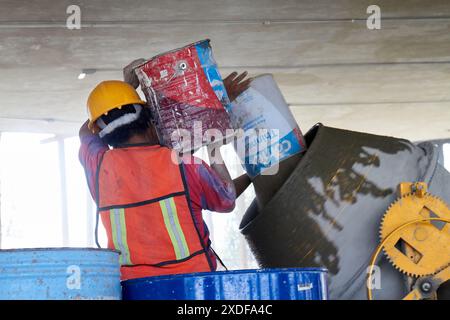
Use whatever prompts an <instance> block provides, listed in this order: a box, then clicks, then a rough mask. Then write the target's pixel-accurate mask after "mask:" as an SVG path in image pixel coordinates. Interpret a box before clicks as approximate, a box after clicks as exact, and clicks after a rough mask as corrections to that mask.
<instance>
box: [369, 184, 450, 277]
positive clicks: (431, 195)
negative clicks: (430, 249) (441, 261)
mask: <svg viewBox="0 0 450 320" xmlns="http://www.w3.org/2000/svg"><path fill="white" fill-rule="evenodd" d="M411 196H414V193H412V192H410V193H407V194H404V195H403V196H401V197H398V198H397V199H396V200H395V201H393V202H392V203H391V204H390V205H389V206H388V208H387V209H386V211H385V212H384V214H383V216H382V217H381V221H380V227H379V230H378V233H379V239H380V242H381V241H383V240H384V239H383V234H382V233H383V226H384V223H385V220H386V217H387V215H388V213H389V211H390V210H391V208H392V207H394V206H396V205H397V203H399V202H400V201H401V200H403V199H405V198H408V197H411ZM423 197H428V198H434V199H436V200H438V201H441V202H443V203H445V204H446V202H445V201H443V200H442V199H441V198H440V197H438V196H435V195H433V194H430V193H428V192H425V194H424V196H423ZM446 206H447V205H446ZM382 251H383V255H384V256H385V257H386V259H387V260H388V261H389V262H390V263H391V265H392V266H393V267H394V268H395V269H396V270H397V271H399V272H401V273H403V274H405V275H407V276H409V277H413V278H419V277H425V276H431V275H434V274H437V273H438V272H440V271H442V270H443V269H445V268H447V267H450V262H449V264H448V265H446V266H444V267H442V268H440V269H439V270H437V271H436V272H434V273H433V272H431V273H425V274H417V273H413V272H409V271H407V270H404V269H403V268H400V267H399V266H398V265H397V264H396V263H395V261H394V260H393V259H392V258H391V257H390V256H389V255H388V253H387V252H386V250H385V247H383V250H382Z"/></svg>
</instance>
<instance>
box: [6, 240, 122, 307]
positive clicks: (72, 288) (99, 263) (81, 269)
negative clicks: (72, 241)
mask: <svg viewBox="0 0 450 320" xmlns="http://www.w3.org/2000/svg"><path fill="white" fill-rule="evenodd" d="M72 299H77V300H78V299H80V300H83V299H114V300H119V299H121V287H120V265H119V253H118V252H116V251H112V250H104V249H94V248H42V249H17V250H0V300H72Z"/></svg>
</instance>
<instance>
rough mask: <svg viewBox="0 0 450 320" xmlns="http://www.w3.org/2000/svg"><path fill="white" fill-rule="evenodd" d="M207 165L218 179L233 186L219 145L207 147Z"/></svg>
mask: <svg viewBox="0 0 450 320" xmlns="http://www.w3.org/2000/svg"><path fill="white" fill-rule="evenodd" d="M207 150H208V157H209V165H210V166H211V168H212V169H213V170H214V171H215V172H216V173H217V174H218V175H219V177H220V178H221V179H222V180H223V181H225V182H226V183H229V184H232V185H233V188H234V184H233V180H232V179H231V176H230V173H229V172H228V169H227V166H226V165H225V162H224V161H223V158H222V154H221V153H220V145H218V144H210V145H208V146H207Z"/></svg>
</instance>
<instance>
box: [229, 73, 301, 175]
mask: <svg viewBox="0 0 450 320" xmlns="http://www.w3.org/2000/svg"><path fill="white" fill-rule="evenodd" d="M230 117H231V121H232V124H233V126H234V127H235V128H242V129H244V135H243V136H242V137H241V138H239V139H238V140H237V144H235V149H236V152H237V154H238V156H239V158H240V160H241V163H242V164H243V167H244V170H245V171H246V172H247V174H248V175H249V176H250V177H252V178H254V177H255V176H257V175H259V174H261V173H262V174H264V172H265V171H266V170H267V169H268V168H270V167H273V166H275V165H278V164H279V163H280V162H281V161H283V160H285V159H287V158H289V157H292V156H293V155H296V154H298V153H301V152H303V151H305V149H306V147H305V142H304V139H303V135H302V133H301V131H300V128H299V127H298V125H297V122H296V121H295V119H294V116H293V115H292V113H291V111H290V110H289V106H288V105H287V103H286V101H285V99H284V97H283V95H282V93H281V91H280V89H279V88H278V86H277V84H276V82H275V80H274V78H273V76H272V75H271V74H264V75H261V76H258V77H256V78H254V79H253V81H252V82H251V85H250V88H249V89H248V90H246V91H244V92H243V93H242V94H241V95H239V96H238V97H237V98H236V100H235V101H234V102H233V103H232V108H231V110H230Z"/></svg>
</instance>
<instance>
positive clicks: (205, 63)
mask: <svg viewBox="0 0 450 320" xmlns="http://www.w3.org/2000/svg"><path fill="white" fill-rule="evenodd" d="M195 48H196V49H197V54H198V59H199V60H200V63H201V65H202V68H203V72H204V73H205V75H206V78H207V79H208V81H209V83H210V84H211V87H212V88H213V90H214V93H215V94H216V96H217V98H218V99H219V101H220V102H221V103H222V105H223V106H224V107H225V109H226V110H227V111H229V110H230V108H231V106H230V99H229V98H228V94H227V91H226V89H225V86H224V84H223V80H222V76H221V75H220V73H219V69H218V68H217V63H216V61H215V60H214V56H213V54H212V50H211V46H210V45H209V42H208V41H202V42H200V43H198V44H197V45H196V46H195Z"/></svg>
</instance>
